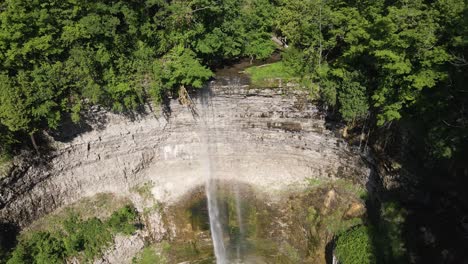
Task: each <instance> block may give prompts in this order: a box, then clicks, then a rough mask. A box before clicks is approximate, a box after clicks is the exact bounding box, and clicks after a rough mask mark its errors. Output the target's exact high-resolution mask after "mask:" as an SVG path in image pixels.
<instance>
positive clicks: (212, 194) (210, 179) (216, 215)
mask: <svg viewBox="0 0 468 264" xmlns="http://www.w3.org/2000/svg"><path fill="white" fill-rule="evenodd" d="M201 99H202V100H201V106H202V112H201V113H200V114H201V120H200V122H199V125H200V139H201V140H200V142H201V145H202V147H201V152H200V155H201V156H200V160H201V161H202V163H203V164H202V168H203V170H204V175H205V176H206V180H205V192H206V197H207V203H208V215H209V219H210V231H211V239H212V240H213V247H214V252H215V256H216V263H217V264H226V263H227V258H226V247H225V245H224V234H223V227H222V225H221V218H220V209H219V205H218V195H217V184H216V181H215V177H214V175H213V169H212V166H211V157H212V154H213V153H212V152H213V151H212V149H211V147H210V139H209V134H208V128H209V125H208V124H209V122H214V120H213V119H214V118H213V115H212V116H211V118H210V117H209V114H208V113H210V112H211V113H212V111H210V110H212V109H210V106H209V95H208V93H204V94H203V95H202V98H201Z"/></svg>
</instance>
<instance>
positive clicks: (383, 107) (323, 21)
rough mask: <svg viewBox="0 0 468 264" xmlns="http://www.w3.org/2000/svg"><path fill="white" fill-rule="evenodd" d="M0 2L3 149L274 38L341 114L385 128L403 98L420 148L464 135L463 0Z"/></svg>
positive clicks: (129, 105)
mask: <svg viewBox="0 0 468 264" xmlns="http://www.w3.org/2000/svg"><path fill="white" fill-rule="evenodd" d="M1 10H2V12H1V14H0V23H1V24H0V50H1V52H0V60H1V61H2V63H1V65H0V78H1V82H0V83H1V84H0V85H1V89H0V101H1V104H0V130H1V138H0V140H1V142H2V149H3V151H6V150H8V145H9V144H11V143H14V142H15V139H16V138H18V135H27V134H29V135H33V134H34V133H36V132H37V131H41V130H44V129H46V130H47V129H56V128H57V127H58V126H59V124H60V123H61V122H62V120H63V118H64V116H67V115H69V116H71V119H72V120H73V121H75V122H77V121H79V119H80V114H81V113H82V112H83V110H84V109H85V108H86V107H88V106H90V105H93V104H100V105H104V106H107V107H109V108H111V109H112V110H114V111H119V112H122V111H131V110H134V109H136V108H138V107H139V106H140V105H142V104H143V103H144V102H146V101H147V100H149V99H152V100H155V101H159V100H161V96H164V93H166V92H167V91H171V90H172V89H177V88H178V87H179V86H181V85H184V86H188V87H195V88H199V87H201V86H202V84H203V83H204V82H205V81H206V80H208V79H209V78H210V77H211V76H212V72H211V70H210V69H211V68H212V67H214V66H216V65H219V64H220V63H222V62H223V61H226V60H233V59H237V58H242V57H252V58H258V59H264V58H268V57H269V56H270V55H271V54H272V53H273V52H274V50H275V45H274V44H273V42H272V41H271V36H272V35H273V34H276V35H277V36H279V37H281V38H283V39H285V40H286V41H287V44H288V45H289V47H290V48H288V49H286V51H285V53H286V54H284V57H285V62H286V63H287V65H288V67H290V68H291V69H293V70H294V71H296V72H297V73H298V74H300V75H301V76H303V78H307V79H311V80H313V81H314V82H315V83H317V84H319V86H320V95H321V99H322V100H323V101H324V102H325V103H326V104H327V105H328V106H329V107H333V108H334V109H337V110H338V111H339V113H340V114H341V117H342V118H343V120H344V121H346V122H348V123H350V124H353V125H354V124H355V123H356V122H359V121H363V120H365V119H367V118H369V117H371V118H372V119H373V120H376V121H375V122H376V123H377V124H378V125H380V126H382V125H388V124H390V123H391V122H392V121H395V120H398V119H400V118H401V117H402V115H404V114H408V115H409V111H407V110H408V109H409V108H411V110H410V112H411V114H415V115H419V116H420V117H421V118H423V119H424V120H425V122H424V124H426V125H425V126H427V124H430V127H427V128H426V129H425V131H427V135H426V139H427V140H429V141H431V144H430V146H431V147H430V148H431V149H430V151H429V152H430V153H432V154H433V155H435V156H438V157H450V156H452V154H453V152H454V151H455V152H456V151H458V150H459V149H458V148H459V147H457V145H458V144H460V143H461V142H462V141H463V140H464V139H465V138H464V136H463V134H464V133H463V132H465V131H466V130H465V128H466V117H465V114H466V110H465V108H464V103H465V101H466V100H465V98H466V88H465V87H464V83H465V81H466V60H465V54H466V46H467V41H468V40H467V20H466V16H465V14H466V12H467V11H466V6H465V3H464V1H463V0H439V1H423V0H416V1H406V0H398V1H396V0H395V1H383V0H378V1H365V0H363V1H353V0H328V1H325V0H308V1H299V0H276V1H269V0H242V1H235V0H222V1H215V0H191V1H188V0H187V1H163V0H147V1H117V0H113V1H104V0H100V1H74V0H66V1H52V0H48V1H26V0H7V1H4V2H3V3H2V4H1ZM462 130H464V131H462ZM460 132H461V133H460Z"/></svg>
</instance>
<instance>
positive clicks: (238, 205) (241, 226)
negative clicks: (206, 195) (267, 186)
mask: <svg viewBox="0 0 468 264" xmlns="http://www.w3.org/2000/svg"><path fill="white" fill-rule="evenodd" d="M234 195H235V196H234V198H235V199H236V216H237V225H238V226H239V238H238V243H237V245H236V246H237V247H236V253H237V254H236V255H237V259H238V260H241V245H242V241H243V240H244V233H245V232H244V223H243V222H242V207H241V197H240V191H239V185H238V184H236V185H235V186H234Z"/></svg>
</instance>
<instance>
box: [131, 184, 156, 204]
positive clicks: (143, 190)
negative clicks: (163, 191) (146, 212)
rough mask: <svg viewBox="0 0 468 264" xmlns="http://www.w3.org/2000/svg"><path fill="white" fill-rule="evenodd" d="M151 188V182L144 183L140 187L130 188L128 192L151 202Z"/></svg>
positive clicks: (152, 185)
mask: <svg viewBox="0 0 468 264" xmlns="http://www.w3.org/2000/svg"><path fill="white" fill-rule="evenodd" d="M153 187H154V183H153V182H145V183H144V184H142V185H139V186H135V187H133V188H131V189H130V191H132V192H136V193H138V194H139V195H140V196H141V197H142V198H143V199H145V200H151V199H152V198H153V194H152V193H151V190H152V189H153Z"/></svg>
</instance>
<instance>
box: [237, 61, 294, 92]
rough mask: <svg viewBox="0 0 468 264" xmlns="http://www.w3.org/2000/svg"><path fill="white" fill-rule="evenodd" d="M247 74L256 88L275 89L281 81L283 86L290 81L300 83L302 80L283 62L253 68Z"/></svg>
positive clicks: (247, 70) (248, 69)
mask: <svg viewBox="0 0 468 264" xmlns="http://www.w3.org/2000/svg"><path fill="white" fill-rule="evenodd" d="M245 72H246V73H247V74H249V75H250V78H251V80H252V84H253V85H254V86H261V87H275V86H278V81H279V80H281V81H282V82H283V84H285V83H286V82H290V81H296V82H298V81H299V80H300V78H299V77H298V76H296V75H295V74H294V72H293V70H292V69H290V68H288V67H286V66H285V64H284V63H283V62H281V61H279V62H275V63H271V64H265V65H260V66H253V67H250V68H247V69H246V70H245Z"/></svg>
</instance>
